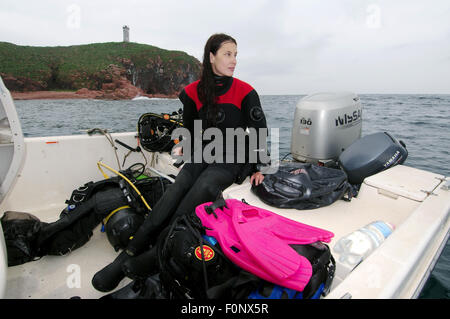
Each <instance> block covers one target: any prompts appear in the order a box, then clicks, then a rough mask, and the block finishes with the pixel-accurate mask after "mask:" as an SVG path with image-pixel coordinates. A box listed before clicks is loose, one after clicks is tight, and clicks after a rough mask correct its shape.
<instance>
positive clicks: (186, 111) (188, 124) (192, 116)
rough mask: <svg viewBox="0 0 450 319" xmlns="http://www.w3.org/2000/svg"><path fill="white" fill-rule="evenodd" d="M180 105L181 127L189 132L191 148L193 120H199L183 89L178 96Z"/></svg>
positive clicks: (193, 103)
mask: <svg viewBox="0 0 450 319" xmlns="http://www.w3.org/2000/svg"><path fill="white" fill-rule="evenodd" d="M178 98H179V99H180V101H181V103H183V126H184V127H185V128H186V129H188V130H189V133H190V134H191V148H192V145H194V120H196V119H199V115H198V111H197V107H196V105H195V102H194V100H192V99H191V98H190V97H189V96H188V95H187V94H186V91H185V90H184V89H183V90H182V91H181V92H180V94H179V95H178Z"/></svg>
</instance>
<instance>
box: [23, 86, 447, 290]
mask: <svg viewBox="0 0 450 319" xmlns="http://www.w3.org/2000/svg"><path fill="white" fill-rule="evenodd" d="M302 97H303V96H302V95H266V96H264V95H263V96H261V97H260V98H261V104H262V107H263V109H264V112H265V114H266V118H267V123H268V126H269V128H278V129H279V146H280V151H279V154H280V158H282V157H284V156H288V154H289V153H290V141H291V129H292V124H293V123H292V121H293V117H294V111H295V106H296V104H297V102H298V101H299V99H300V98H302ZM359 97H360V98H361V103H362V107H363V114H362V118H363V124H362V135H363V136H365V135H368V134H372V133H376V132H388V133H390V134H391V135H392V136H394V137H395V138H397V139H398V140H402V141H403V142H404V143H405V144H406V147H407V149H408V152H409V154H408V158H407V159H406V162H405V163H404V165H407V166H412V167H416V168H420V169H424V170H427V171H431V172H434V173H438V174H442V175H445V176H450V165H449V160H450V95H424V94H360V95H359ZM15 104H16V107H17V112H18V114H19V118H20V121H21V124H22V130H23V133H24V136H25V137H33V136H55V135H73V134H86V131H87V130H89V129H92V128H102V129H106V130H108V131H109V132H111V133H113V132H124V131H128V132H129V131H135V130H136V125H137V120H138V118H139V116H140V115H141V114H143V113H146V112H153V113H162V112H173V111H177V110H178V109H180V108H181V107H182V105H181V102H180V101H179V100H177V99H151V100H136V101H132V100H126V101H123V100H121V101H104V100H23V101H15ZM420 298H450V242H447V244H446V246H445V248H444V250H443V252H442V254H441V256H440V258H439V260H438V262H437V264H436V266H435V268H434V270H433V272H432V274H431V276H430V278H429V280H428V282H427V283H426V285H425V287H424V289H423V291H422V293H421V295H420Z"/></svg>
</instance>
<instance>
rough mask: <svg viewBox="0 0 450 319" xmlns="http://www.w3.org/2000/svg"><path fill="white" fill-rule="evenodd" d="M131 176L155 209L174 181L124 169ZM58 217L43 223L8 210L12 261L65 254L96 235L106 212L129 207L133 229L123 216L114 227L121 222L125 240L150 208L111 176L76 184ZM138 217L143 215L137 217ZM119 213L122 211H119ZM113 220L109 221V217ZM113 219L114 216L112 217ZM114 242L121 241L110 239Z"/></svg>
mask: <svg viewBox="0 0 450 319" xmlns="http://www.w3.org/2000/svg"><path fill="white" fill-rule="evenodd" d="M122 173H123V174H124V175H126V176H128V178H129V180H130V181H132V182H133V185H134V186H135V187H136V188H137V189H138V190H139V191H140V193H141V194H142V195H143V197H144V198H145V200H146V202H148V203H149V205H150V206H151V207H153V205H155V204H156V202H157V201H158V200H159V199H160V198H161V196H162V194H163V193H164V192H165V190H166V187H167V185H169V184H170V183H171V182H170V181H169V180H167V179H165V178H162V177H153V176H152V177H148V176H143V175H140V176H139V177H138V176H135V175H136V174H134V173H133V172H130V171H127V170H125V171H122ZM66 204H67V206H66V208H64V209H63V210H62V211H61V213H60V216H59V219H58V220H57V221H55V222H52V223H45V222H42V221H40V220H39V218H37V217H35V216H33V215H32V214H29V213H14V214H13V213H10V212H6V213H5V214H4V216H3V217H2V219H1V223H2V227H3V229H4V233H5V240H6V248H7V255H8V265H9V266H14V265H19V264H23V263H25V262H29V261H32V260H35V259H37V258H40V257H42V256H45V255H65V254H67V253H70V252H71V251H73V250H75V249H77V248H79V247H81V246H83V245H84V244H85V243H86V242H87V241H89V239H90V238H91V237H92V235H93V230H94V228H95V227H97V226H98V225H99V224H100V223H101V222H102V220H104V219H105V218H106V217H107V216H110V217H112V216H113V215H115V214H111V213H112V212H114V211H116V213H117V212H118V211H119V210H118V208H121V207H124V206H128V207H129V208H130V210H128V213H133V217H132V219H133V227H131V231H130V229H129V228H127V227H124V226H125V225H126V224H130V223H128V222H126V219H125V220H122V218H118V220H120V222H119V223H118V224H116V223H117V220H116V222H115V223H112V224H111V225H110V226H113V224H114V226H115V227H111V229H113V228H116V227H117V226H118V225H119V224H120V223H123V222H124V221H125V222H124V224H123V225H122V229H123V230H124V231H125V232H124V234H123V235H122V234H120V232H117V228H116V232H115V233H112V234H113V235H112V236H111V238H113V237H114V236H116V235H117V236H118V237H119V238H127V239H129V237H130V236H131V235H132V234H131V232H132V231H134V230H135V229H137V224H139V223H140V220H141V219H143V218H144V216H145V214H147V213H148V212H149V210H148V209H147V208H146V207H145V205H143V203H142V200H141V198H140V197H139V196H138V195H137V194H136V192H135V190H134V189H133V188H132V187H130V186H129V185H128V184H127V183H125V181H123V179H122V178H120V177H118V176H114V177H110V178H107V179H104V180H100V181H97V182H92V181H91V182H88V183H85V184H84V185H83V186H81V187H78V188H76V189H75V190H74V191H73V192H72V194H71V195H70V197H69V199H68V200H66ZM136 215H139V216H140V217H141V218H140V219H138V218H137V217H136ZM118 216H119V215H118ZM110 220H111V219H110ZM113 220H114V219H113ZM111 238H110V240H111V241H112V242H113V243H114V244H113V243H112V245H113V246H115V245H116V244H117V243H118V242H120V243H121V244H123V241H122V240H121V239H120V240H119V239H118V240H116V239H111Z"/></svg>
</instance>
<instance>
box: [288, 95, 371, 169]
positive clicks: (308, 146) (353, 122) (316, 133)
mask: <svg viewBox="0 0 450 319" xmlns="http://www.w3.org/2000/svg"><path fill="white" fill-rule="evenodd" d="M361 129H362V107H361V102H360V100H359V97H358V96H357V95H356V94H354V93H350V92H339V93H316V94H311V95H308V96H305V97H303V98H302V99H301V100H300V101H299V102H298V104H297V108H296V110H295V116H294V125H293V129H292V138H291V154H292V157H293V158H294V159H295V160H297V161H300V162H310V163H318V162H321V163H322V164H324V165H325V166H334V165H335V164H336V162H337V160H338V158H339V155H340V154H341V153H342V152H343V151H344V150H345V149H346V148H347V147H348V146H350V145H351V144H352V143H353V142H355V141H356V140H357V139H359V138H360V137H361Z"/></svg>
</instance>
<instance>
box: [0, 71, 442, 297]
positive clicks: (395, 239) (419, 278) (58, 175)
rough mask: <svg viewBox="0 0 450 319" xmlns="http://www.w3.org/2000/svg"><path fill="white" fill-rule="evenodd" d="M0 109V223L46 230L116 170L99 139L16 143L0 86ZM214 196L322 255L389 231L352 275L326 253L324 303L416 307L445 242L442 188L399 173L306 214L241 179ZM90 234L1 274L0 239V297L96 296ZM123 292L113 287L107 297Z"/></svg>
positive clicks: (416, 174) (155, 158)
mask: <svg viewBox="0 0 450 319" xmlns="http://www.w3.org/2000/svg"><path fill="white" fill-rule="evenodd" d="M0 100H1V107H0V154H1V165H0V183H1V186H0V214H3V213H4V212H6V211H19V212H28V213H31V214H33V215H35V216H37V217H38V218H39V219H40V220H41V221H46V222H53V221H56V220H57V219H58V217H59V213H60V212H61V210H62V209H63V208H64V207H65V200H66V199H67V198H68V196H70V194H71V192H72V191H73V190H74V189H75V188H77V187H79V186H80V185H83V184H84V183H86V182H88V181H91V180H92V181H97V180H101V179H103V176H102V175H101V173H100V171H99V170H98V168H97V162H99V161H102V162H103V163H106V164H108V165H109V166H111V167H114V168H115V169H118V167H117V164H116V163H117V160H116V155H115V152H114V150H113V148H112V147H111V144H110V143H109V141H108V140H107V139H106V138H105V137H104V136H102V135H72V136H53V137H33V138H24V137H23V135H22V131H21V127H20V122H19V119H18V117H17V114H16V111H15V106H14V102H13V100H12V98H11V95H10V93H9V91H8V90H7V89H6V87H5V86H4V85H3V82H2V81H1V80H0ZM112 137H113V138H114V139H116V138H117V139H119V140H120V141H122V142H124V143H126V144H128V145H130V146H132V147H136V146H137V137H136V133H135V132H125V133H114V134H112ZM127 153H128V150H127V149H125V148H122V147H119V148H118V149H117V155H118V157H119V159H120V161H122V160H123V158H124V156H125V155H126V154H127ZM144 154H145V156H146V157H147V160H148V165H149V166H151V167H153V168H156V169H157V170H159V171H161V172H163V173H165V174H174V175H176V174H177V173H178V172H179V169H178V168H176V167H175V166H174V165H173V163H174V160H173V159H172V157H171V156H170V155H169V154H167V153H149V152H146V151H144ZM136 162H144V161H143V158H142V154H140V153H134V152H133V153H132V154H131V155H129V156H128V157H127V159H126V164H125V166H127V165H131V164H133V163H136ZM224 196H225V198H237V199H242V198H244V199H245V200H246V201H247V202H248V203H249V204H251V205H255V206H258V207H261V208H265V209H268V210H270V211H273V212H275V213H277V214H280V215H282V216H285V217H287V218H290V219H293V220H296V221H300V222H302V223H305V224H309V225H312V226H316V227H320V228H323V229H327V230H330V231H332V232H333V233H334V234H335V236H334V238H333V239H332V241H331V243H330V244H329V245H330V248H332V247H333V246H334V245H335V243H336V242H337V241H338V240H339V239H340V238H342V237H343V236H345V235H347V234H349V233H351V232H353V231H354V230H356V229H358V228H360V227H362V226H364V225H366V224H368V223H370V222H372V221H376V220H384V221H389V222H390V223H392V224H394V225H395V226H396V229H395V231H394V232H393V233H392V234H391V235H390V236H389V237H388V238H387V239H386V240H385V241H384V242H383V243H382V244H381V246H380V247H378V248H377V249H376V250H375V251H374V252H373V253H372V254H371V255H370V256H369V257H368V258H366V259H365V260H363V261H362V262H361V263H360V264H359V265H358V266H357V267H356V268H355V269H353V270H352V271H349V269H348V267H346V266H345V265H344V264H342V263H341V262H340V261H339V255H337V254H335V253H334V252H333V255H334V256H335V259H336V276H335V278H334V280H333V283H332V286H331V291H330V293H329V294H328V295H327V296H326V297H325V298H354V299H357V298H416V297H418V295H419V293H420V291H421V289H422V287H423V285H424V283H425V281H426V280H427V278H428V276H429V274H430V272H431V270H432V268H433V266H434V264H435V262H436V260H437V258H438V256H439V254H440V252H441V250H442V249H443V247H444V245H445V243H446V241H447V238H448V234H449V226H450V224H449V213H450V190H449V180H448V179H446V178H445V177H444V176H442V175H439V174H435V173H431V172H428V171H424V170H420V169H417V168H413V167H409V166H405V165H397V166H394V167H392V168H390V169H388V170H385V171H383V172H380V173H378V174H375V175H372V176H370V177H368V178H366V179H365V180H364V182H363V183H362V185H361V189H360V191H359V195H358V197H357V198H353V199H352V200H351V201H350V202H346V201H336V202H334V203H333V204H332V205H330V206H327V207H322V208H319V209H314V210H306V211H304V210H303V211H300V210H296V209H277V208H274V207H270V206H268V205H266V204H264V203H263V202H261V200H260V199H259V198H258V197H256V196H255V195H254V194H253V193H252V192H251V191H250V183H249V179H247V180H246V181H244V183H242V184H241V185H237V184H234V185H232V186H230V187H229V188H227V189H226V190H225V192H224ZM99 227H100V226H99ZM99 227H98V228H97V229H95V230H94V235H93V237H92V238H91V239H90V240H89V242H87V243H86V244H85V245H84V246H83V247H81V248H79V249H77V250H75V251H73V252H71V253H70V254H68V255H65V256H44V257H43V258H41V259H39V260H37V261H32V262H28V263H25V264H22V265H18V266H13V267H8V266H7V251H6V246H5V241H4V237H3V236H0V238H1V239H0V240H1V244H0V296H1V297H3V298H20V299H22V298H24V299H25V298H50V299H52V298H70V297H73V296H79V297H81V298H83V299H86V298H99V297H101V296H102V295H104V294H105V293H101V292H99V291H97V290H95V289H94V288H93V286H92V284H91V280H92V277H93V276H94V274H95V273H96V272H97V271H98V270H100V269H101V268H103V267H104V266H105V265H106V264H108V263H109V262H111V261H112V260H113V259H114V258H115V257H116V256H117V252H115V251H114V249H113V248H112V247H111V245H110V244H109V243H108V241H107V239H106V235H105V234H104V233H101V232H100V229H99ZM1 233H2V234H3V231H2V232H1ZM129 282H130V280H129V279H126V280H123V281H122V283H121V284H120V285H119V286H118V287H117V289H120V288H121V287H123V286H124V285H126V284H127V283H129Z"/></svg>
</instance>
